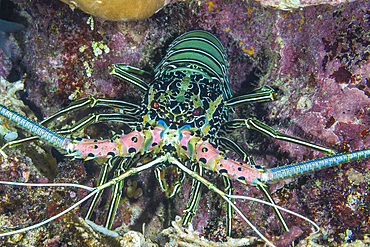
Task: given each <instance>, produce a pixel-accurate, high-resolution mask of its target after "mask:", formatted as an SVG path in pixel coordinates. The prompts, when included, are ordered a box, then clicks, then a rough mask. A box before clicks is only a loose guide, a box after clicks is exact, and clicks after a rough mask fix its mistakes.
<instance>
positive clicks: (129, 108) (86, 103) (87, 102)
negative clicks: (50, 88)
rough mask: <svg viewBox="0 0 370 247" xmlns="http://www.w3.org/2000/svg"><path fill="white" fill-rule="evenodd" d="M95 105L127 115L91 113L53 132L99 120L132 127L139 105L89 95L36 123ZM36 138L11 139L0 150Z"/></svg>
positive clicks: (63, 132)
mask: <svg viewBox="0 0 370 247" xmlns="http://www.w3.org/2000/svg"><path fill="white" fill-rule="evenodd" d="M95 107H111V108H118V109H119V110H121V111H123V112H124V113H127V114H128V115H127V114H126V115H125V114H119V113H112V114H106V115H93V116H90V117H86V118H84V120H81V121H79V123H77V124H75V125H74V126H73V127H72V128H71V129H69V130H60V131H55V132H56V133H58V134H70V133H72V132H73V131H75V130H73V129H76V128H77V129H83V128H84V127H87V126H88V125H89V124H92V123H97V122H100V121H106V120H110V121H121V122H122V121H124V122H125V123H127V124H128V125H129V126H130V127H132V126H133V125H134V123H136V122H135V120H136V118H135V117H134V116H135V115H137V114H138V112H139V110H140V106H138V105H135V104H132V103H129V102H125V101H120V100H111V99H101V98H96V97H93V96H89V97H88V98H84V99H80V100H77V101H75V102H73V103H71V104H70V105H69V106H67V107H66V108H64V109H63V110H61V111H59V112H57V113H55V114H53V115H51V116H50V117H48V118H46V119H44V120H42V121H41V122H40V123H38V125H40V126H46V125H47V124H48V123H50V122H51V121H53V120H55V119H57V118H58V117H61V116H63V115H65V114H68V113H71V112H73V111H76V110H81V109H86V108H95ZM83 122H88V123H87V125H86V126H84V127H83ZM90 122H91V123H90ZM77 126H78V127H77ZM37 139H39V137H38V136H31V137H27V138H24V139H21V140H15V141H11V142H8V143H6V144H5V145H4V146H3V147H1V150H4V149H6V148H11V147H15V146H18V145H21V144H23V143H27V142H31V141H35V140H37Z"/></svg>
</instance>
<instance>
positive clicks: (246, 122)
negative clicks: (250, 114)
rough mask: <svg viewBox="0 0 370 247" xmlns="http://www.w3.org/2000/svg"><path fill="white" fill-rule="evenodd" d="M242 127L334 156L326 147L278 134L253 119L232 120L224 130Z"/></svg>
mask: <svg viewBox="0 0 370 247" xmlns="http://www.w3.org/2000/svg"><path fill="white" fill-rule="evenodd" d="M226 125H227V126H226ZM244 126H247V128H248V129H254V130H257V131H258V132H260V133H262V134H264V135H266V136H268V137H272V138H274V139H277V140H282V141H287V142H291V143H295V144H298V145H302V146H305V147H308V148H312V149H314V150H317V151H320V152H322V153H324V154H335V151H334V150H332V149H330V148H326V147H323V146H320V145H317V144H313V143H310V142H307V141H304V140H301V139H299V138H297V137H294V136H290V135H286V134H283V133H280V132H278V131H276V130H274V129H273V128H271V127H270V126H268V125H266V124H264V123H262V122H261V121H258V120H257V119H255V118H248V119H234V120H232V121H229V122H227V123H225V127H224V129H229V130H231V129H237V128H238V127H244Z"/></svg>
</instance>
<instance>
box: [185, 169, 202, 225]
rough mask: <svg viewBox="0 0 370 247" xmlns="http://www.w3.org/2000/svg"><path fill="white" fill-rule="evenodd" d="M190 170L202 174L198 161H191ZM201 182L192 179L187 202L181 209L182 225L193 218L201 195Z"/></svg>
mask: <svg viewBox="0 0 370 247" xmlns="http://www.w3.org/2000/svg"><path fill="white" fill-rule="evenodd" d="M191 170H192V171H194V172H196V173H198V174H199V175H200V176H203V167H202V166H201V165H200V164H199V163H198V162H192V165H191ZM201 189H202V183H201V182H199V181H198V180H196V179H193V182H192V184H191V192H190V198H189V201H188V204H187V205H186V207H185V208H184V210H183V213H182V214H183V215H182V225H183V226H185V227H186V226H187V225H188V224H189V223H190V222H191V221H192V220H193V218H194V216H195V211H196V209H197V207H198V203H199V199H200V197H201V195H202V190H201Z"/></svg>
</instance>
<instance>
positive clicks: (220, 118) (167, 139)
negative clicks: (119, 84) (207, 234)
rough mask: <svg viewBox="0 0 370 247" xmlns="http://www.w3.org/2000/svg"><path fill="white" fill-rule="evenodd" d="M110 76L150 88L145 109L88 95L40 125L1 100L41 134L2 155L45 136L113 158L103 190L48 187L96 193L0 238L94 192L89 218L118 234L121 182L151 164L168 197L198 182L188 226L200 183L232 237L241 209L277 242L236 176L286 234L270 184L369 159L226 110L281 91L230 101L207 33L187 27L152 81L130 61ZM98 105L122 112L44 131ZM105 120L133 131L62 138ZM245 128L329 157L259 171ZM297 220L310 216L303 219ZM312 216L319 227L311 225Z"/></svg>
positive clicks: (79, 151)
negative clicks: (105, 199) (237, 136)
mask: <svg viewBox="0 0 370 247" xmlns="http://www.w3.org/2000/svg"><path fill="white" fill-rule="evenodd" d="M110 72H111V74H113V75H114V76H117V77H119V78H121V79H123V80H125V81H128V82H130V83H132V84H133V85H135V86H136V87H138V88H139V89H140V90H141V91H143V92H144V97H143V100H142V103H141V106H139V105H136V104H132V103H128V102H125V101H120V100H112V99H102V98H95V97H92V96H91V97H88V98H85V99H81V100H78V101H76V102H73V103H72V104H70V105H69V106H68V107H67V108H66V109H63V110H61V111H60V112H58V113H56V114H54V115H52V116H50V117H49V118H47V119H45V120H44V121H42V122H40V123H35V122H33V121H31V120H29V119H27V118H26V117H24V116H21V115H19V114H18V113H16V112H14V111H11V110H9V109H7V108H6V107H4V106H2V105H0V114H1V115H3V116H4V117H5V118H7V119H9V120H11V121H14V122H15V123H16V124H18V125H19V126H21V127H23V128H25V129H26V130H27V131H29V132H30V133H32V134H34V135H36V136H33V137H29V138H26V139H22V140H19V141H13V142H9V143H7V144H6V145H5V146H4V147H3V148H2V149H1V151H2V153H3V155H5V153H4V152H3V150H4V149H5V148H7V147H12V146H15V145H18V144H21V143H23V142H28V141H32V140H36V139H38V138H41V139H44V140H46V141H48V142H50V143H51V144H52V145H53V146H55V147H58V148H60V149H62V150H63V151H64V152H65V153H66V155H67V156H72V157H74V158H82V159H85V160H90V159H95V158H106V159H107V160H108V161H107V162H106V163H105V164H104V165H103V167H102V170H101V175H100V179H99V181H98V186H97V187H94V188H91V187H88V186H83V185H78V184H45V186H73V187H78V188H83V189H86V190H88V191H90V193H89V194H88V195H87V196H85V197H84V198H83V199H81V200H80V201H78V202H77V203H76V204H74V205H72V206H71V207H69V208H68V209H66V210H64V211H63V212H61V213H60V214H58V215H55V216H53V217H51V218H49V219H48V220H46V221H44V222H41V223H39V224H36V225H33V226H30V227H27V228H24V229H21V230H18V231H9V232H6V231H4V230H2V231H3V232H2V233H0V237H2V236H6V235H10V234H15V233H18V232H22V231H26V230H29V229H33V228H35V227H38V226H40V225H43V224H46V223H48V222H50V221H52V220H54V219H56V218H57V217H60V216H61V215H63V214H65V213H67V212H68V211H70V210H72V209H73V208H75V207H77V206H78V205H80V204H81V203H83V202H85V201H86V200H88V199H89V198H91V197H93V200H92V203H91V206H90V208H89V210H88V212H87V215H86V218H85V220H86V222H88V224H90V225H91V226H92V227H93V228H95V229H96V230H98V231H102V232H104V233H106V234H110V235H112V236H117V235H118V234H117V233H116V232H114V231H112V230H110V229H111V226H112V222H113V219H114V215H115V212H116V209H117V206H118V203H119V200H120V197H121V194H122V188H123V181H124V179H126V178H128V177H130V176H132V175H134V174H137V173H139V172H141V171H144V170H146V169H149V168H154V172H155V175H156V177H157V180H158V182H159V185H160V187H161V189H162V190H163V191H164V192H165V193H166V195H167V196H168V197H172V196H174V195H175V194H176V193H177V192H178V191H179V189H180V187H181V183H182V181H183V179H184V176H185V174H187V175H188V176H190V177H191V178H192V179H193V184H192V191H191V196H190V200H189V202H188V204H187V206H186V208H185V209H184V211H183V218H182V222H183V224H184V225H187V224H188V223H189V222H191V220H192V218H193V217H194V215H195V210H196V207H197V204H198V202H199V199H200V192H201V185H202V184H203V185H205V186H206V187H208V188H209V189H210V190H212V191H214V192H215V193H217V194H218V195H219V196H221V197H222V198H223V200H225V201H226V203H227V204H228V207H227V209H228V210H227V219H226V221H227V227H228V230H227V231H228V233H229V234H231V228H232V214H233V211H235V212H237V213H238V214H239V215H240V216H241V217H242V218H243V220H244V221H245V222H247V223H248V225H249V226H250V227H251V228H253V229H254V230H255V231H256V233H257V234H258V235H259V236H260V237H261V238H262V239H263V240H264V241H265V242H266V243H267V244H269V245H270V246H274V245H273V243H271V242H270V241H269V240H268V239H267V238H266V237H264V235H263V234H261V233H260V232H259V231H258V230H257V229H256V227H255V226H253V225H252V224H251V223H250V222H249V221H248V219H247V218H246V216H245V215H244V214H243V213H242V212H241V210H240V209H239V208H238V207H237V206H235V204H234V202H233V201H234V200H235V199H249V198H247V197H244V196H235V195H233V189H232V186H231V182H230V179H233V180H237V181H239V182H241V183H243V184H251V185H254V186H257V187H258V188H259V189H260V190H261V191H262V192H263V193H264V195H265V196H266V198H267V199H268V200H269V202H264V203H265V204H268V205H270V206H272V207H273V209H274V211H275V213H276V215H277V217H278V218H279V220H280V221H281V223H282V225H283V228H284V229H285V230H288V227H287V225H286V223H285V221H284V219H283V217H282V216H281V213H280V210H284V211H287V212H290V213H293V212H291V211H289V210H286V209H284V208H281V207H278V206H276V205H275V203H274V201H273V199H272V197H271V196H270V194H269V192H268V190H267V188H266V186H265V184H267V183H272V182H274V181H277V180H280V179H284V178H287V177H292V176H295V175H299V174H302V173H305V172H310V171H314V170H318V169H323V168H326V167H330V166H333V165H337V164H341V163H345V162H350V161H353V160H359V159H365V158H367V157H369V156H370V149H364V150H359V151H354V152H349V153H343V154H335V152H334V151H332V150H331V149H328V148H325V147H322V146H319V145H316V144H312V143H309V142H306V141H303V140H300V139H298V138H295V137H292V136H288V135H285V134H282V133H279V132H277V131H275V130H273V129H272V128H271V127H269V126H267V125H265V124H264V123H262V122H260V121H258V120H256V119H252V118H249V119H234V120H231V121H229V119H228V110H229V109H230V108H232V107H235V106H238V105H242V104H247V103H252V102H263V101H272V100H274V97H275V95H276V93H275V92H274V90H273V89H272V88H270V87H262V88H259V89H257V90H255V91H254V92H252V93H250V94H247V95H243V96H239V97H233V95H232V92H231V89H230V82H229V77H228V62H227V59H226V53H225V51H224V48H223V46H222V45H221V43H220V42H219V41H218V40H217V38H215V37H214V36H213V35H212V34H210V33H208V32H205V31H191V32H188V33H185V34H183V35H182V36H180V37H178V38H177V39H175V40H174V41H173V42H172V43H171V45H170V46H169V48H168V50H167V53H166V56H165V57H164V58H163V60H162V61H161V62H160V63H159V65H158V66H157V67H156V68H155V69H154V76H153V79H152V80H151V82H150V83H149V84H147V83H145V82H144V81H143V80H141V79H139V78H138V77H135V76H133V75H132V74H133V73H136V74H139V75H145V74H147V72H145V71H143V70H140V69H137V68H133V67H131V66H128V65H124V64H115V65H113V66H111V67H110ZM94 107H112V108H116V109H119V110H120V112H119V113H110V114H106V113H105V114H100V115H90V116H88V117H86V118H84V119H83V120H81V121H79V122H78V123H76V124H75V125H74V126H73V127H72V128H70V129H66V130H59V131H52V130H50V129H48V128H47V127H44V125H46V124H48V123H49V122H50V121H52V120H54V119H56V118H58V117H60V116H62V115H64V114H66V113H69V112H72V111H75V110H80V109H84V108H94ZM102 121H118V122H123V123H125V124H127V125H129V126H130V127H131V128H132V129H133V130H132V131H131V132H130V133H127V134H122V135H116V136H114V137H113V138H112V139H109V140H96V139H73V140H72V139H69V138H66V137H64V136H63V135H64V134H70V133H73V132H76V131H78V130H81V129H84V128H86V127H87V126H89V125H91V124H94V123H98V122H102ZM241 127H247V128H250V129H254V130H257V131H259V132H261V133H262V134H265V135H267V136H270V137H273V138H276V139H280V140H284V141H288V142H292V143H296V144H300V145H304V146H306V147H309V148H312V149H315V150H318V151H320V152H323V153H325V154H329V156H326V157H324V158H321V159H315V160H309V161H306V162H301V163H297V164H289V165H285V166H281V167H276V168H272V169H263V168H262V167H261V166H258V165H256V164H255V162H254V160H253V158H252V157H251V156H249V155H248V154H247V153H246V152H245V151H244V150H243V149H242V148H241V147H240V146H239V145H238V144H236V143H235V142H233V141H231V140H229V139H227V138H226V135H227V134H228V133H230V132H232V131H233V130H235V129H238V128H241ZM226 150H232V151H234V152H235V153H237V154H238V155H239V156H240V158H241V159H242V162H238V161H236V160H232V159H229V158H227V157H226V155H225V151H226ZM143 157H145V158H150V159H151V161H149V162H147V163H145V164H143V165H140V166H136V161H138V160H139V159H141V158H143ZM112 168H113V169H114V178H113V179H111V180H108V175H107V174H108V172H109V171H110V170H111V169H112ZM204 169H207V170H212V171H215V172H218V173H220V174H221V175H223V176H222V177H223V179H224V183H225V191H223V190H220V189H219V188H217V187H216V186H215V185H214V184H213V183H211V182H210V181H208V180H206V179H205V178H204V177H203V176H202V174H203V171H204ZM174 171H175V172H174ZM168 174H176V175H174V178H170V179H168ZM1 183H2V184H10V185H26V186H33V185H34V186H40V184H29V183H15V182H5V181H2V182H1ZM110 186H113V192H112V193H113V196H112V201H111V203H110V207H109V210H108V215H107V217H106V222H105V224H104V226H99V225H96V224H95V223H94V222H92V221H90V218H91V216H92V213H93V211H94V208H95V206H96V204H97V202H98V200H99V198H100V197H101V194H102V191H103V190H104V189H105V188H108V187H110ZM295 215H297V214H295ZM297 216H298V217H302V218H304V219H306V218H305V217H303V216H299V215H297ZM306 220H308V219H306ZM310 222H311V223H312V224H314V225H315V226H316V227H317V228H318V229H319V227H318V226H317V225H316V224H315V223H314V222H312V221H310Z"/></svg>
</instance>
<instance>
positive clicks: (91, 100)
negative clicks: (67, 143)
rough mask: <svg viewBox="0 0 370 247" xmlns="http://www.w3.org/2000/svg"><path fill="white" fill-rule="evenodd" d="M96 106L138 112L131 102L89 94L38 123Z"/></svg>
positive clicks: (135, 113) (136, 106) (137, 108)
mask: <svg viewBox="0 0 370 247" xmlns="http://www.w3.org/2000/svg"><path fill="white" fill-rule="evenodd" d="M96 107H110V108H117V109H119V110H121V111H122V112H123V113H125V114H130V115H137V114H138V113H139V112H140V106H139V105H136V104H133V103H129V102H126V101H122V100H113V99H102V98H97V97H93V96H89V97H87V98H83V99H79V100H76V101H74V102H72V103H71V104H69V105H68V106H67V107H66V108H64V109H63V110H60V111H58V112H57V113H55V114H53V115H51V116H49V117H47V118H45V119H44V120H42V121H41V122H40V123H39V124H40V125H43V126H45V124H47V123H49V122H51V121H54V120H55V119H57V118H58V117H60V116H62V115H65V114H67V113H71V112H73V111H76V110H82V109H88V108H96Z"/></svg>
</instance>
